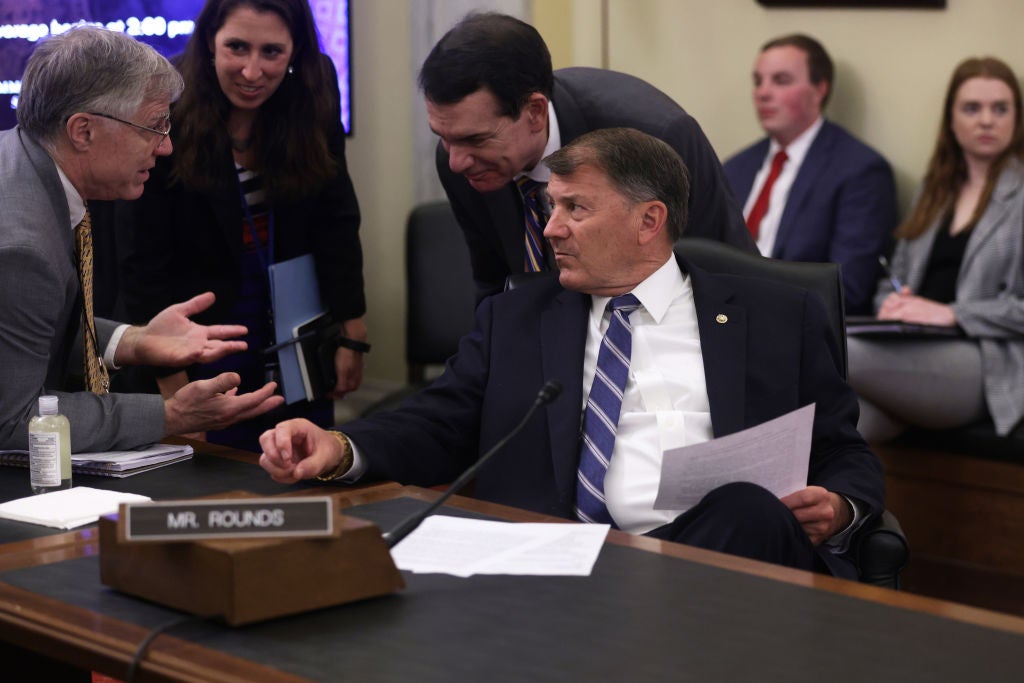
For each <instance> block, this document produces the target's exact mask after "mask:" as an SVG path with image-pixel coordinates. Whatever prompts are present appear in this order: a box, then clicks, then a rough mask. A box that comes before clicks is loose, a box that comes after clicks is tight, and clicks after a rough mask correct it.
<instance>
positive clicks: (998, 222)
mask: <svg viewBox="0 0 1024 683" xmlns="http://www.w3.org/2000/svg"><path fill="white" fill-rule="evenodd" d="M938 223H939V221H936V224H934V225H932V226H930V227H929V228H928V230H927V232H925V233H924V234H923V235H921V236H920V237H918V238H917V239H915V240H911V241H907V240H900V241H899V242H898V243H897V245H896V251H895V253H894V254H893V259H892V270H893V274H894V275H896V277H898V278H899V279H900V281H901V282H903V283H904V284H906V285H908V286H909V287H910V288H911V289H912V290H916V289H917V288H918V287H920V285H921V281H922V279H923V278H924V272H925V267H926V266H927V265H928V257H929V255H930V254H931V250H932V244H933V242H934V241H935V233H936V231H937V230H938ZM892 291H893V287H892V285H891V284H890V283H889V282H888V280H886V279H884V278H883V279H882V281H881V282H880V283H879V285H878V294H877V296H876V297H875V310H878V307H879V306H880V305H881V303H882V299H884V298H885V297H886V296H888V295H889V294H890V293H891V292H892ZM952 306H953V311H954V312H955V313H956V319H957V321H958V322H959V323H960V327H962V328H963V329H964V332H966V333H967V336H968V337H970V338H972V339H977V340H978V343H979V344H980V345H981V359H982V368H983V372H984V375H985V376H984V381H985V399H986V402H987V403H988V409H989V412H990V413H991V414H992V419H993V421H994V422H995V426H996V431H997V432H998V433H999V434H1002V435H1005V434H1007V433H1009V432H1010V430H1012V429H1013V427H1014V426H1015V425H1016V424H1017V423H1018V422H1019V421H1020V419H1021V417H1022V416H1024V164H1022V163H1021V162H1020V161H1017V160H1011V161H1010V163H1009V164H1008V165H1007V167H1006V168H1005V169H1004V170H1003V172H1002V174H1001V175H1000V176H999V180H998V181H997V183H996V187H995V190H994V191H993V192H992V198H991V200H989V204H988V208H986V209H985V213H983V214H982V216H981V219H980V220H979V221H978V224H977V225H976V226H974V228H973V230H972V231H971V235H970V237H969V238H968V239H967V249H966V251H965V252H964V260H963V262H962V263H961V264H960V273H959V274H958V275H957V280H956V300H955V301H954V302H953V304H952Z"/></svg>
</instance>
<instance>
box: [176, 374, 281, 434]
mask: <svg viewBox="0 0 1024 683" xmlns="http://www.w3.org/2000/svg"><path fill="white" fill-rule="evenodd" d="M240 383H241V378H240V377H239V376H238V374H237V373H234V372H225V373H222V374H220V375H217V376H216V377H214V378H212V379H202V380H197V381H195V382H190V383H189V384H186V385H185V386H183V387H182V388H181V389H178V391H176V392H175V393H174V396H172V397H171V398H169V399H167V400H166V401H164V431H165V432H166V433H167V434H168V435H172V434H173V435H177V434H189V433H193V432H204V431H210V430H214V429H223V428H224V427H227V426H229V425H232V424H234V423H236V422H241V421H242V420H248V419H250V418H253V417H256V416H258V415H262V414H263V413H265V412H267V411H269V410H273V409H274V408H277V407H278V406H280V405H281V404H282V403H284V397H282V396H277V395H274V390H275V389H276V388H277V384H275V383H274V382H269V383H267V384H265V385H263V386H262V387H260V388H259V389H257V390H256V391H251V392H249V393H248V394H239V393H238V385H239V384H240Z"/></svg>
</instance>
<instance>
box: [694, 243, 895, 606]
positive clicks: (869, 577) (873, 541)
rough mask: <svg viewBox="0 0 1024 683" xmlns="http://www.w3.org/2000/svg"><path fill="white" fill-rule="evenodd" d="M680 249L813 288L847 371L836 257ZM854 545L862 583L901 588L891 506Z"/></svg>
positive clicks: (727, 269) (712, 268)
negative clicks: (822, 259) (814, 259)
mask: <svg viewBox="0 0 1024 683" xmlns="http://www.w3.org/2000/svg"><path fill="white" fill-rule="evenodd" d="M675 251H676V254H678V255H680V256H682V257H683V258H685V259H687V260H688V261H690V262H691V263H693V264H694V265H695V266H697V267H699V268H702V269H704V270H707V271H709V272H713V273H714V272H720V273H735V274H737V275H744V276H748V277H758V278H764V279H767V280H776V281H782V282H787V283H789V284H792V285H795V286H797V287H802V288H803V289H807V290H810V291H812V292H815V293H816V294H817V295H818V296H819V297H821V300H822V303H823V304H824V305H825V312H826V313H827V315H828V323H829V331H830V332H831V333H832V334H833V335H835V336H834V338H833V341H834V342H835V343H834V346H835V348H837V349H838V350H839V357H838V358H835V359H834V360H835V361H836V368H837V369H838V370H839V373H840V374H841V375H842V376H843V377H844V378H845V377H846V324H845V317H846V316H845V312H844V311H845V309H844V304H843V284H842V278H841V276H840V272H839V266H838V265H836V264H834V263H803V262H797V261H782V260H779V259H771V258H764V257H763V256H758V255H756V254H749V253H747V252H744V251H740V250H739V249H736V248H734V247H731V246H729V245H727V244H723V243H721V242H714V241H712V240H706V239H701V238H687V239H682V240H679V241H678V242H677V243H676V247H675ZM853 551H854V555H855V558H856V562H857V567H858V570H859V571H860V579H861V581H862V582H863V583H870V584H873V585H876V586H883V587H885V588H894V589H898V588H899V586H900V572H901V571H903V568H904V567H905V566H906V564H907V561H908V559H909V555H910V551H909V546H908V545H907V539H906V536H905V535H904V534H903V530H902V529H901V528H900V525H899V522H898V521H897V519H896V517H895V516H894V515H893V514H892V513H890V512H889V511H888V510H887V511H885V513H884V514H883V515H882V516H881V517H879V518H877V519H874V520H871V521H870V522H869V523H868V524H866V525H865V526H864V527H863V528H861V530H860V531H859V532H858V537H857V538H856V539H855V541H854V544H853Z"/></svg>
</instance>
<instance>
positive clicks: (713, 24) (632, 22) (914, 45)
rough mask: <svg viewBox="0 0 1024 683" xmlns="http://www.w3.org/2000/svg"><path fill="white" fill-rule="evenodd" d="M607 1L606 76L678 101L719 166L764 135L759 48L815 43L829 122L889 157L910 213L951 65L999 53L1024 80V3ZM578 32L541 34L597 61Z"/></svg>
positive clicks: (554, 28)
mask: <svg viewBox="0 0 1024 683" xmlns="http://www.w3.org/2000/svg"><path fill="white" fill-rule="evenodd" d="M539 1H541V0H538V2H539ZM560 1H561V0H560ZM570 1H571V4H572V5H573V8H572V11H573V13H575V14H585V15H590V16H593V15H596V14H598V13H599V12H600V7H601V4H602V2H601V0H570ZM605 1H606V2H607V4H608V17H609V21H608V23H609V27H608V35H609V38H608V45H607V54H608V67H609V68H612V69H616V70H619V71H626V72H628V73H632V74H634V75H637V76H640V77H641V78H644V79H645V80H648V81H650V82H651V83H653V84H654V85H656V86H658V87H659V88H661V89H662V90H664V91H665V92H667V93H668V94H669V95H671V96H672V97H673V98H675V99H676V100H677V101H679V102H680V103H681V104H682V105H683V107H685V108H686V109H687V111H689V112H690V113H691V114H693V116H694V117H696V118H697V120H698V121H699V122H700V123H701V125H702V126H703V127H704V130H705V132H706V133H707V136H708V138H709V139H710V140H711V143H712V144H713V145H714V146H715V149H716V150H717V151H718V153H719V155H720V156H722V157H723V158H725V157H728V156H729V155H731V154H733V153H734V152H736V151H738V150H739V149H741V148H742V147H744V146H746V145H747V144H749V143H750V142H752V141H753V140H755V139H756V138H757V137H759V136H760V134H761V131H760V128H759V127H758V125H757V121H756V119H755V118H754V114H753V108H752V106H751V103H750V70H751V66H752V64H753V61H754V57H755V56H756V54H757V49H758V47H759V46H760V45H761V44H762V43H763V42H765V41H766V40H767V39H769V38H772V37H775V36H778V35H782V34H785V33H792V32H798V31H799V32H805V33H809V34H811V35H813V36H815V37H816V38H818V39H819V40H820V41H821V42H822V43H823V44H824V45H825V47H826V48H827V49H828V51H829V53H830V54H831V55H832V59H833V61H834V62H835V63H836V72H837V73H836V89H835V92H834V95H833V98H832V101H831V102H830V104H829V109H828V112H827V114H828V116H829V117H830V118H831V119H832V120H834V121H836V122H837V123H840V124H841V125H844V126H846V127H847V128H849V129H850V130H851V131H853V132H854V134H856V135H858V136H860V137H861V138H863V139H864V140H865V141H866V142H868V144H870V145H872V146H873V147H875V148H876V149H878V150H879V151H880V152H882V153H883V154H884V155H885V156H886V157H887V158H888V159H889V160H890V162H891V163H892V164H893V168H894V170H895V171H896V177H897V182H898V183H899V186H900V196H901V199H902V205H903V206H904V207H905V206H906V204H907V202H908V199H909V195H910V193H911V192H912V191H913V188H914V187H915V186H916V184H917V183H918V181H919V179H920V176H921V174H922V172H923V170H924V166H925V164H926V163H927V159H928V155H929V154H930V152H931V146H932V144H933V143H934V139H935V133H936V130H937V126H938V121H939V115H940V112H941V107H942V97H943V94H944V90H945V87H946V83H947V79H948V78H949V75H950V73H951V72H952V70H953V67H954V66H955V65H956V63H957V62H959V61H960V60H961V59H963V58H964V57H967V56H971V55H981V54H992V55H994V56H997V57H999V58H1001V59H1003V60H1005V61H1006V62H1007V63H1009V64H1010V66H1011V67H1013V68H1014V70H1015V71H1017V72H1018V74H1024V40H1022V39H1021V27H1022V26H1024V2H1022V0H948V2H947V8H946V9H945V10H908V9H904V10H883V9H771V10H769V9H765V8H764V7H762V6H761V5H759V4H758V3H756V2H755V0H713V1H711V0H605ZM540 18H541V17H539V16H538V21H539V20H540ZM574 23H575V22H562V23H561V24H560V25H541V26H540V28H541V30H542V32H543V33H544V34H545V37H546V39H547V40H549V41H553V40H558V39H563V38H564V39H565V40H567V41H570V42H571V43H572V44H573V45H574V53H575V54H577V55H580V54H589V55H594V54H599V53H600V48H599V47H594V43H596V42H599V36H600V33H599V32H598V31H584V32H581V31H579V30H578V29H576V28H575V26H574ZM588 45H589V46H590V47H589V48H588V47H587V46H588ZM559 66H565V64H560V65H559Z"/></svg>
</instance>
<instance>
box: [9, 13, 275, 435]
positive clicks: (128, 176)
mask: <svg viewBox="0 0 1024 683" xmlns="http://www.w3.org/2000/svg"><path fill="white" fill-rule="evenodd" d="M181 88H182V81H181V76H179V75H178V72H177V71H175V70H174V67H173V66H171V65H170V63H169V62H168V61H167V60H166V59H164V58H163V57H161V56H160V55H159V54H158V53H157V52H156V51H155V50H153V48H151V47H149V46H147V45H144V44H142V43H139V42H138V41H136V40H135V39H133V38H130V37H129V36H127V35H125V34H123V33H118V32H115V31H108V30H105V29H101V28H94V27H91V26H82V27H78V28H73V29H71V30H69V31H67V32H65V33H63V34H61V35H58V36H54V37H52V38H49V39H47V40H45V41H43V42H41V43H40V44H39V45H38V46H37V47H36V49H35V50H34V51H33V53H32V56H31V57H30V58H29V60H28V65H27V68H26V69H25V76H24V78H23V79H22V86H21V95H20V101H19V103H18V127H16V128H13V129H11V130H8V131H4V132H2V133H0V206H2V207H3V212H2V213H0V449H6V448H17V449H25V448H28V422H29V419H30V418H31V417H32V416H33V415H34V414H35V409H36V400H37V398H38V397H39V395H40V394H42V393H49V394H57V396H59V397H60V411H61V412H62V413H63V414H64V415H66V416H67V417H68V420H69V421H70V422H71V448H72V450H73V451H75V452H80V451H105V450H111V449H127V448H134V447H136V446H140V445H143V444H149V443H152V442H154V441H159V440H160V439H162V438H163V437H164V436H165V435H168V434H185V433H190V432H197V431H204V430H206V429H213V428H216V427H218V426H220V427H223V426H226V425H228V424H231V423H232V422H235V421H236V420H241V419H245V418H247V417H252V416H255V415H259V414H261V413H264V412H266V411H267V410H270V409H272V408H274V407H276V406H278V405H280V404H281V402H282V400H283V399H282V398H281V397H280V396H274V395H273V392H274V388H275V385H274V384H273V383H270V384H268V385H266V386H264V387H262V388H261V389H259V390H257V391H253V392H251V393H248V394H241V395H240V394H237V393H236V390H237V387H238V375H236V374H234V373H225V374H222V375H220V376H218V377H215V378H213V379H210V380H206V381H201V382H193V383H191V384H188V385H186V386H184V387H182V388H181V389H180V390H179V391H178V392H177V393H176V394H175V395H174V396H172V397H171V398H169V399H167V400H166V401H164V400H162V399H161V398H160V396H158V395H147V394H111V393H109V381H108V371H109V370H110V369H113V368H115V367H117V366H121V365H164V366H167V365H169V366H175V367H177V366H184V365H190V364H192V363H195V362H208V361H211V360H215V359H217V358H220V357H223V356H225V355H227V354H229V353H232V352H234V351H237V350H240V349H244V348H245V342H243V341H234V340H233V339H232V338H233V337H238V336H241V335H243V334H245V328H244V327H241V326H238V325H213V326H203V325H197V324H195V323H193V322H192V321H191V320H189V316H191V315H194V314H196V313H199V312H200V311H202V310H204V309H206V308H207V307H208V306H209V305H210V304H211V303H213V298H214V297H213V294H211V293H209V292H206V293H205V294H201V295H199V296H197V297H194V298H193V299H190V300H189V301H187V302H184V303H182V304H177V305H175V306H170V307H168V308H167V309H165V310H164V311H162V312H160V313H159V314H157V315H156V316H155V317H154V318H153V319H152V320H151V321H150V322H149V323H148V324H147V325H145V326H141V327H135V326H133V327H129V326H127V325H118V324H117V323H115V322H113V321H109V320H102V319H99V318H94V316H93V312H92V291H91V287H92V255H91V254H92V241H91V223H90V221H89V214H88V209H87V207H86V202H87V201H88V200H90V199H136V198H137V197H138V196H139V195H140V194H141V193H142V187H143V184H144V183H145V182H146V178H148V177H149V169H151V168H152V167H153V164H154V163H155V162H156V158H157V156H163V155H167V154H170V153H171V140H170V137H169V135H170V129H171V126H170V113H169V110H170V104H171V101H172V100H173V99H175V98H176V97H177V96H178V94H179V93H180V92H181ZM69 376H77V377H84V381H83V382H82V383H83V384H84V385H85V388H86V389H88V390H89V391H62V390H64V389H66V388H70V385H69V384H68V379H69Z"/></svg>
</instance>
